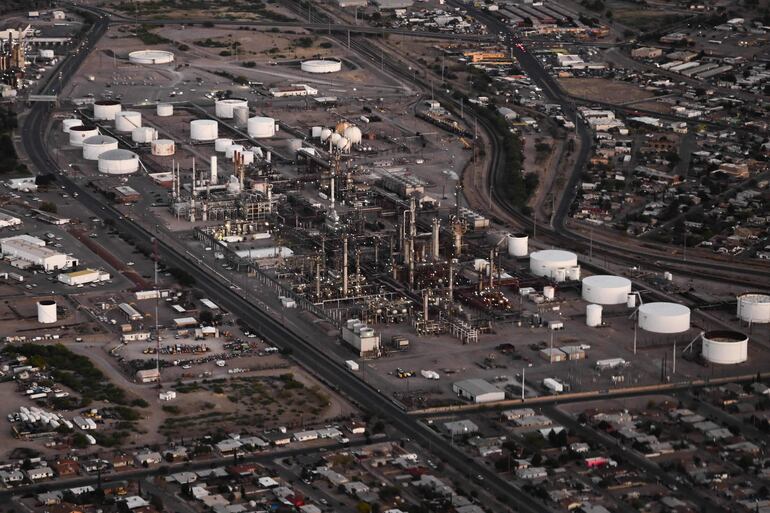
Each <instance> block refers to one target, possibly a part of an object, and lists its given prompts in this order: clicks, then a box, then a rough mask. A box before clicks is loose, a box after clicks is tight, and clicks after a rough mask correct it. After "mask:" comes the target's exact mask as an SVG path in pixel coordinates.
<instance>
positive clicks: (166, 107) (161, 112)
mask: <svg viewBox="0 0 770 513" xmlns="http://www.w3.org/2000/svg"><path fill="white" fill-rule="evenodd" d="M155 113H156V114H157V115H158V117H161V118H167V117H169V116H173V115H174V106H173V105H172V104H170V103H159V104H158V106H157V107H156V108H155Z"/></svg>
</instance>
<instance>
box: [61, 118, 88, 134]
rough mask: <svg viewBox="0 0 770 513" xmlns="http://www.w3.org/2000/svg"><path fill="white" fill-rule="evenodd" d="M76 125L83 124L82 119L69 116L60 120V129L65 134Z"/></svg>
mask: <svg viewBox="0 0 770 513" xmlns="http://www.w3.org/2000/svg"><path fill="white" fill-rule="evenodd" d="M76 126H83V121H82V120H80V119H75V118H70V119H63V120H62V122H61V129H62V131H63V132H64V133H65V134H68V133H70V130H72V128H73V127H76Z"/></svg>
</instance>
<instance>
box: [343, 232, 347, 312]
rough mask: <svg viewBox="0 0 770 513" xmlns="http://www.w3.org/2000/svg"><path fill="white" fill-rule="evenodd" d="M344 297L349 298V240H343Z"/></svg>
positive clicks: (345, 238)
mask: <svg viewBox="0 0 770 513" xmlns="http://www.w3.org/2000/svg"><path fill="white" fill-rule="evenodd" d="M342 295H343V296H345V297H348V238H347V237H344V238H343V239H342Z"/></svg>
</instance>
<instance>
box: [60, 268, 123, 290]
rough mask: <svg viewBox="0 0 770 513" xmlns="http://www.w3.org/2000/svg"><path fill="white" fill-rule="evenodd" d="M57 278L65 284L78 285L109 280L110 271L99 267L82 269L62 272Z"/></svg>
mask: <svg viewBox="0 0 770 513" xmlns="http://www.w3.org/2000/svg"><path fill="white" fill-rule="evenodd" d="M57 279H58V280H59V281H60V282H62V283H64V284H65V285H70V286H73V287H76V286H78V285H87V284H89V283H99V282H102V281H108V280H109V279H110V273H106V272H104V271H99V270H97V269H83V270H82V271H74V272H71V273H61V274H59V276H57Z"/></svg>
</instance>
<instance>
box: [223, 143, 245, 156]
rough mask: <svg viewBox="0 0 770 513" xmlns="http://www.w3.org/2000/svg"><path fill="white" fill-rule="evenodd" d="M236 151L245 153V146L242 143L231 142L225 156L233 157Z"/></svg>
mask: <svg viewBox="0 0 770 513" xmlns="http://www.w3.org/2000/svg"><path fill="white" fill-rule="evenodd" d="M236 153H243V146H242V145H240V144H231V145H230V146H228V147H227V149H226V150H225V157H227V158H228V159H232V158H233V157H234V156H235V154H236Z"/></svg>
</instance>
